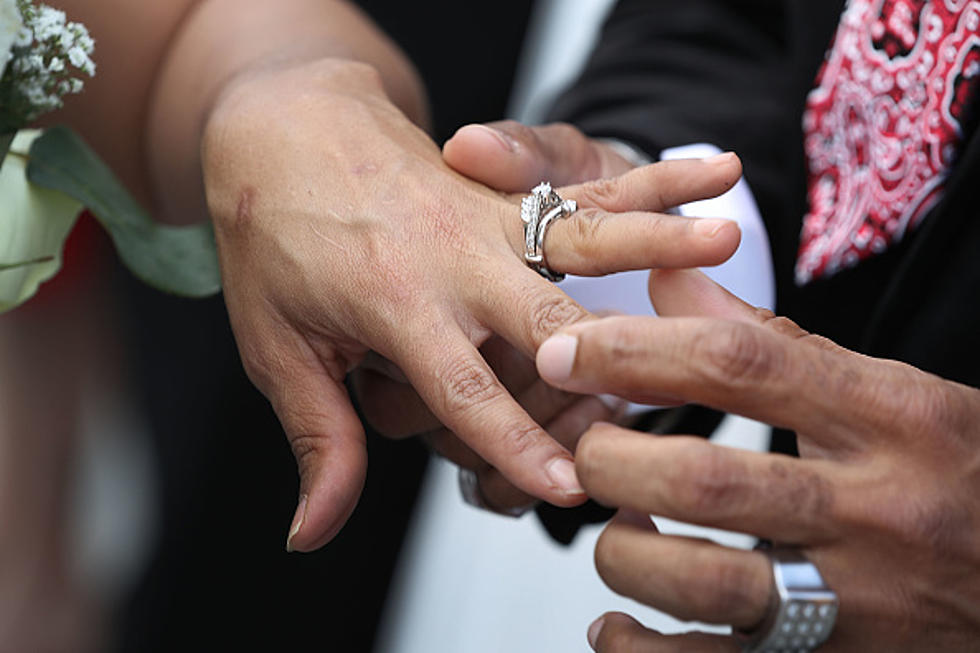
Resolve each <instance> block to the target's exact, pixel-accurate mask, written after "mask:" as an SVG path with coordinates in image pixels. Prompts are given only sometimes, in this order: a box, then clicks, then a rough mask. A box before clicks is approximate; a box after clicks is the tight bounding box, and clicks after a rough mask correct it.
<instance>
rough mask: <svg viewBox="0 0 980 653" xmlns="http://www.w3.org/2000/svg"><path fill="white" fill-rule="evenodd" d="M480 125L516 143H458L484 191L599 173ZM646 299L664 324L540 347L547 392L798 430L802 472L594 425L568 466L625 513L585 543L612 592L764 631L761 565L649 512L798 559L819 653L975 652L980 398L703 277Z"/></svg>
mask: <svg viewBox="0 0 980 653" xmlns="http://www.w3.org/2000/svg"><path fill="white" fill-rule="evenodd" d="M493 127H494V128H495V129H497V130H504V131H506V132H507V133H508V135H509V137H510V138H512V139H513V140H514V141H515V144H514V145H512V146H511V147H510V148H509V149H508V150H506V151H503V150H500V149H496V150H495V149H492V148H489V147H483V148H477V147H475V141H474V142H470V143H469V145H470V146H472V147H467V148H465V156H460V157H457V158H456V159H455V160H454V161H453V163H454V166H455V167H456V168H457V169H460V170H465V171H466V173H467V174H469V175H470V176H472V177H474V178H476V179H479V180H480V181H482V182H484V183H487V184H490V185H494V184H499V185H501V186H502V187H508V184H513V183H517V182H519V181H520V180H517V181H515V180H514V179H513V178H512V177H513V175H514V171H515V170H530V171H533V174H534V175H542V174H543V175H545V176H548V175H551V176H552V177H553V178H556V179H560V178H561V177H560V176H559V175H558V174H555V173H556V172H559V171H568V170H571V169H574V168H575V166H576V165H580V166H581V167H582V169H583V170H589V171H591V170H595V169H598V168H597V167H595V166H598V164H597V163H596V162H597V161H602V160H603V156H602V155H601V154H600V153H599V152H597V151H596V150H599V149H601V148H603V147H604V146H603V145H601V144H599V143H589V141H588V139H586V138H585V137H584V136H582V135H581V134H579V133H578V132H576V131H574V130H570V129H568V128H563V127H562V128H547V129H545V128H535V129H528V128H524V127H520V126H517V125H513V124H511V123H503V124H497V125H494V126H493ZM467 129H469V128H467ZM461 134H462V132H461ZM457 145H460V143H457ZM446 149H447V160H449V159H450V158H451V157H450V156H448V152H449V151H450V148H449V147H448V145H447V148H446ZM455 154H459V152H456V153H455ZM589 166H594V167H593V168H591V169H589ZM576 177H579V178H580V177H581V175H576ZM650 297H651V300H652V301H653V304H654V307H655V308H656V310H657V313H658V315H660V316H661V317H659V318H643V317H609V318H604V319H600V320H592V321H589V322H583V323H580V324H576V325H573V326H571V327H568V328H566V329H563V330H562V331H561V332H560V333H559V334H558V335H556V336H554V337H553V338H551V339H549V340H548V341H546V342H545V343H544V345H542V347H541V348H540V349H539V350H538V353H537V357H536V362H537V367H538V372H539V374H540V376H541V378H543V379H544V380H545V381H548V382H549V383H552V384H553V385H554V386H555V387H556V388H560V389H562V390H565V391H568V392H574V393H584V394H597V393H613V394H616V395H619V396H621V397H625V398H627V399H630V400H633V401H636V402H639V403H654V404H656V403H664V402H695V403H699V404H703V405H707V406H711V407H714V408H717V409H721V410H725V411H728V412H732V413H735V414H739V415H744V416H747V417H750V418H753V419H756V420H760V421H763V422H766V423H768V424H772V425H775V426H780V427H784V428H789V429H793V430H795V431H796V433H797V435H798V438H799V447H800V453H801V458H799V459H797V458H791V457H787V456H783V455H777V454H767V453H756V452H745V451H739V450H733V449H729V448H724V447H718V446H715V445H713V444H711V443H710V442H707V441H704V440H702V439H700V438H686V437H683V436H680V437H670V438H657V437H654V436H651V435H649V434H645V433H637V432H633V431H629V430H627V429H624V428H621V427H618V426H614V425H612V424H596V425H594V426H592V427H591V428H590V429H589V430H588V431H587V432H586V434H585V435H584V436H583V437H582V438H581V439H580V440H579V442H578V447H577V449H576V452H575V453H576V469H577V472H578V477H579V479H580V480H581V482H582V484H583V487H584V488H585V490H586V492H587V493H588V494H589V496H591V497H593V498H595V499H596V500H598V501H599V502H601V503H604V504H606V505H609V506H616V507H619V508H620V512H619V514H618V515H617V517H616V519H614V520H613V521H612V522H611V523H610V524H609V525H608V526H607V528H606V529H605V531H604V532H603V534H602V536H601V538H600V540H599V542H598V544H597V547H596V553H595V558H596V566H597V569H598V571H599V573H600V575H601V576H602V578H603V579H604V580H605V582H606V583H607V584H608V585H609V586H610V587H611V588H612V589H614V590H615V591H617V592H619V593H621V594H624V595H626V596H630V597H632V598H635V599H637V600H639V601H641V602H643V603H645V604H647V605H650V606H652V607H654V608H658V609H660V610H663V611H665V612H668V613H670V614H672V615H674V616H676V617H678V618H681V619H685V620H697V621H702V622H707V623H719V624H729V625H733V626H736V627H743V628H751V627H753V626H754V625H756V624H757V623H758V622H759V621H760V620H761V619H762V617H763V615H764V614H765V610H766V605H767V602H768V601H769V592H770V587H771V583H772V572H771V569H770V566H769V563H768V561H767V560H766V559H765V557H764V556H763V555H762V554H761V553H758V552H752V551H741V550H732V549H728V548H725V547H722V546H720V545H717V544H715V543H713V542H708V541H703V540H697V539H692V538H684V537H676V536H666V535H661V534H659V533H658V532H657V531H656V528H655V527H654V526H653V524H652V523H651V522H650V520H649V518H647V517H646V515H649V514H656V515H662V516H666V517H669V518H673V519H677V520H680V521H684V522H689V523H694V524H700V525H704V526H708V527H715V528H721V529H728V530H734V531H739V532H745V533H750V534H753V535H756V536H759V537H763V538H767V539H771V540H773V541H776V542H780V543H784V544H789V545H796V546H798V547H800V549H801V550H802V551H803V553H804V554H805V555H806V556H807V557H808V558H809V559H810V560H811V561H812V562H813V563H814V564H815V565H816V566H817V567H818V568H819V569H820V571H821V573H822V575H823V576H824V579H825V580H826V581H827V583H828V584H829V585H830V586H831V587H832V588H833V589H834V590H835V591H836V592H837V593H838V595H839V597H840V601H841V603H840V615H839V618H838V623H837V626H836V628H835V630H834V633H833V635H832V637H831V639H830V640H829V641H828V642H827V644H826V645H825V646H824V647H822V648H821V649H820V650H821V651H824V650H826V651H869V650H901V651H935V650H972V649H973V648H975V647H976V641H977V639H978V637H980V609H978V608H977V605H980V553H978V551H980V499H978V497H980V473H978V471H980V428H978V426H977V424H978V423H980V391H978V390H977V389H975V388H970V387H967V386H963V385H960V384H956V383H952V382H949V381H946V380H943V379H941V378H939V377H936V376H934V375H930V374H927V373H925V372H922V371H920V370H917V369H915V368H913V367H910V366H908V365H905V364H902V363H898V362H895V361H888V360H880V359H874V358H870V357H867V356H863V355H860V354H857V353H855V352H852V351H848V350H846V349H843V348H841V347H839V346H837V345H835V344H834V343H832V342H830V341H829V340H827V339H825V338H821V337H820V336H817V335H813V334H809V333H807V332H805V331H803V330H802V329H800V328H799V327H798V326H797V325H796V324H794V323H793V322H791V321H790V320H788V319H786V318H782V317H777V316H775V315H774V314H772V313H771V312H769V311H766V310H763V309H757V308H754V307H752V306H749V305H747V304H745V303H744V302H742V301H741V300H739V299H737V298H736V297H734V296H732V295H731V294H729V293H728V292H727V291H725V290H724V289H722V288H721V287H719V286H718V285H717V284H715V283H714V282H713V281H711V280H710V279H708V278H707V277H706V276H704V275H703V274H702V273H700V272H698V271H696V270H657V271H654V272H653V273H651V277H650ZM588 638H589V642H590V644H591V645H592V647H593V648H594V649H595V650H597V651H602V652H604V653H605V652H618V651H630V652H648V651H649V652H652V651H737V650H739V649H738V647H737V646H736V645H735V643H734V642H733V641H732V640H731V639H730V638H729V637H723V636H718V635H707V634H697V633H692V634H686V635H671V636H665V635H662V634H660V633H656V632H654V631H652V630H649V629H646V628H644V627H643V626H642V625H641V624H639V623H638V622H636V621H635V620H633V619H632V618H630V617H628V616H627V615H623V614H618V613H610V614H606V615H603V616H602V617H600V618H599V619H598V620H597V621H596V622H595V623H594V624H593V625H592V626H591V627H590V628H589V632H588Z"/></svg>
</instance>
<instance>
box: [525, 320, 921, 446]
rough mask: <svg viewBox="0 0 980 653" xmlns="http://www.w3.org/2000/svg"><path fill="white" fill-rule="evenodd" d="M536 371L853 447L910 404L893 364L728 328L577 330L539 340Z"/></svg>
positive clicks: (588, 326) (578, 386)
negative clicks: (653, 396) (861, 436)
mask: <svg viewBox="0 0 980 653" xmlns="http://www.w3.org/2000/svg"><path fill="white" fill-rule="evenodd" d="M537 364H538V371H539V373H540V374H541V376H542V378H544V379H545V380H547V381H548V382H550V383H553V384H555V385H557V386H558V387H560V388H563V389H565V390H570V391H573V392H590V393H599V392H608V393H613V394H616V395H619V396H622V397H625V398H629V399H633V400H636V401H643V400H644V399H645V398H646V397H648V396H650V395H651V394H657V393H659V394H661V395H667V396H671V397H675V398H677V399H681V400H684V401H690V402H695V403H700V404H704V405H707V406H710V407H713V408H717V409H720V410H725V411H728V412H732V413H737V414H739V415H744V416H746V417H750V418H753V419H757V420H760V421H763V422H766V423H768V424H772V425H774V426H780V427H784V428H789V429H794V430H796V431H798V432H803V433H806V434H807V435H809V436H810V437H812V438H814V439H816V440H818V441H822V442H824V443H825V444H827V443H837V444H841V445H844V444H845V443H846V444H848V445H850V446H856V447H859V446H860V441H859V440H856V439H855V436H856V435H858V434H860V433H866V434H867V433H874V432H877V431H880V430H881V429H882V428H883V427H888V426H895V424H893V423H892V420H894V419H895V417H894V416H895V415H901V414H903V409H904V408H906V406H905V404H906V402H907V399H908V392H907V389H901V388H896V387H895V384H894V380H895V379H894V378H891V377H893V376H894V371H895V366H896V365H897V364H894V363H885V362H881V361H873V360H872V359H868V358H866V357H863V356H860V355H858V354H853V353H851V352H847V351H846V350H840V349H836V348H834V349H831V348H828V347H824V346H813V345H811V344H810V343H809V342H807V341H806V340H801V339H800V338H796V337H789V336H787V335H784V334H783V333H780V332H779V328H776V329H770V328H764V327H762V326H759V325H757V324H750V323H746V322H736V321H730V320H718V319H706V318H645V317H631V318H623V317H614V318H607V319H603V320H598V321H594V322H589V323H584V324H579V325H575V326H572V327H570V328H569V329H567V330H565V331H564V332H563V333H561V334H559V335H557V336H555V337H553V338H551V339H549V340H548V341H547V342H545V343H544V344H543V345H542V346H541V348H540V349H539V351H538V355H537ZM902 377H903V378H904V379H905V380H906V381H908V380H909V379H908V377H907V376H905V375H902ZM896 390H898V391H896Z"/></svg>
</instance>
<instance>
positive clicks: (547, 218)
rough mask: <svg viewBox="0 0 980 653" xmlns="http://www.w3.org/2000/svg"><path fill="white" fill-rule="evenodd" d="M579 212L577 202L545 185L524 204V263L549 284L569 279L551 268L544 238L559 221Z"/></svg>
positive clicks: (535, 190) (522, 210)
mask: <svg viewBox="0 0 980 653" xmlns="http://www.w3.org/2000/svg"><path fill="white" fill-rule="evenodd" d="M576 210H578V205H577V204H576V203H575V200H563V199H562V198H561V197H560V196H559V195H558V193H556V192H555V191H554V189H552V187H551V184H550V183H548V182H546V181H543V182H541V183H540V184H538V185H537V186H535V187H534V188H533V189H532V190H531V194H530V195H528V196H527V197H525V198H524V199H523V200H521V221H522V222H524V262H525V263H527V265H528V267H530V268H531V269H532V270H535V271H536V272H538V274H540V275H541V276H542V277H544V278H545V279H547V280H548V281H555V282H558V281H561V280H562V279H564V278H565V275H564V274H563V273H561V272H555V271H554V270H552V269H551V268H549V267H548V257H547V256H546V255H545V253H544V237H545V235H546V234H547V233H548V227H550V226H551V223H552V222H554V221H555V220H558V219H561V218H567V217H568V216H570V215H571V214H572V213H575V211H576Z"/></svg>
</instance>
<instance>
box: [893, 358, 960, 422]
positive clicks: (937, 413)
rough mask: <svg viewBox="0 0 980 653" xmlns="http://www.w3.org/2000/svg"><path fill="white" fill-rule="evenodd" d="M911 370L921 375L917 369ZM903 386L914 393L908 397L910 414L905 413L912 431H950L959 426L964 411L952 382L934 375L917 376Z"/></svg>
mask: <svg viewBox="0 0 980 653" xmlns="http://www.w3.org/2000/svg"><path fill="white" fill-rule="evenodd" d="M909 371H910V372H912V375H913V376H914V377H920V373H919V372H918V371H917V370H914V371H913V370H909ZM916 381H918V382H916ZM900 385H901V386H902V387H906V388H909V389H910V390H911V393H912V395H911V396H910V397H907V399H908V402H907V404H906V405H907V406H908V414H907V416H905V419H906V420H907V424H908V427H909V428H911V430H912V432H914V433H924V432H925V433H929V432H935V433H938V434H948V433H950V432H952V431H953V429H956V428H957V426H958V424H959V422H960V417H961V415H962V412H961V411H960V410H959V407H958V405H957V402H956V401H955V398H954V397H955V396H954V395H953V394H952V393H951V392H949V386H948V384H946V383H943V382H939V381H938V380H934V379H932V378H925V379H923V378H916V379H913V380H912V382H911V383H907V384H906V383H902V384H900ZM903 403H905V402H903Z"/></svg>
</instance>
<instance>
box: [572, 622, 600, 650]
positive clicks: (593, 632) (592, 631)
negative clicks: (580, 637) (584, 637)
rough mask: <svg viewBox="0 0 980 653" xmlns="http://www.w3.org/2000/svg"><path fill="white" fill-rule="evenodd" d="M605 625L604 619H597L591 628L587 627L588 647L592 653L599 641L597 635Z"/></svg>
mask: <svg viewBox="0 0 980 653" xmlns="http://www.w3.org/2000/svg"><path fill="white" fill-rule="evenodd" d="M605 623H606V618H605V617H599V618H598V619H596V620H595V621H593V622H592V625H591V626H589V635H588V637H589V646H591V647H592V650H593V651H594V650H595V647H596V642H598V641H599V633H601V632H602V627H603V626H604V625H605ZM579 632H581V631H579Z"/></svg>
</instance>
